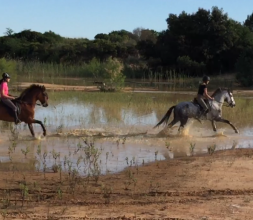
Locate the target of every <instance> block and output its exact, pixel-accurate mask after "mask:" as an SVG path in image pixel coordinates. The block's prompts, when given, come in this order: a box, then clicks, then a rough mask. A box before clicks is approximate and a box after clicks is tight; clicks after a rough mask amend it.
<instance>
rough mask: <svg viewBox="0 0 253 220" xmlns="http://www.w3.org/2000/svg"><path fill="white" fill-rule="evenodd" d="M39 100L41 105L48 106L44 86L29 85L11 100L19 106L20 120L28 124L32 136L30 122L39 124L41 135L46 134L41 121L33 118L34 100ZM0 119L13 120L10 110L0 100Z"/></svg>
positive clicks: (32, 131)
mask: <svg viewBox="0 0 253 220" xmlns="http://www.w3.org/2000/svg"><path fill="white" fill-rule="evenodd" d="M37 100H39V101H40V102H41V105H42V106H43V107H47V106H48V95H47V92H46V88H45V86H41V85H35V84H33V85H31V86H30V87H28V88H26V89H25V90H24V91H23V92H22V93H21V94H20V96H19V97H18V98H16V99H15V100H13V102H14V104H16V105H17V107H18V108H19V111H18V117H19V119H20V121H21V122H25V123H26V124H28V127H29V130H30V132H31V134H32V136H33V137H34V130H33V126H32V124H34V123H35V124H40V125H41V127H42V129H43V135H44V136H46V129H45V126H44V125H43V123H42V122H41V121H39V120H36V119H34V108H35V105H40V104H36V101H37ZM0 120H2V121H8V122H14V121H15V120H14V117H13V116H12V112H11V110H10V109H9V108H8V107H6V106H5V105H4V104H3V103H2V102H0Z"/></svg>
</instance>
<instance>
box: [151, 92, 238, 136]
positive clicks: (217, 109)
mask: <svg viewBox="0 0 253 220" xmlns="http://www.w3.org/2000/svg"><path fill="white" fill-rule="evenodd" d="M212 97H214V100H208V104H209V112H208V113H207V115H206V117H201V118H198V116H199V115H200V111H201V107H200V105H199V104H198V103H197V101H196V100H194V101H193V102H180V103H178V104H177V105H174V106H172V107H171V108H170V109H169V110H168V111H167V113H166V114H165V115H164V117H163V118H162V119H161V121H160V122H159V123H158V124H157V125H156V126H155V127H154V128H156V127H158V126H159V125H161V124H162V123H165V124H168V121H169V118H170V115H171V113H172V111H173V109H174V119H173V120H172V122H170V123H169V124H168V128H171V127H172V126H173V125H175V124H176V123H177V122H179V121H180V126H179V129H178V131H179V132H180V131H181V129H182V128H184V126H185V125H186V123H187V121H188V119H189V118H194V119H196V120H198V121H200V120H210V121H211V122H212V126H213V130H214V131H217V129H216V124H215V122H216V121H217V122H223V123H226V124H229V125H230V126H231V127H232V128H233V129H234V131H235V133H239V131H238V129H237V128H236V127H235V126H234V125H233V124H232V123H231V122H230V121H228V120H227V119H224V118H222V106H223V104H224V102H226V103H228V106H230V107H232V108H233V107H235V100H234V97H233V94H232V92H231V91H229V90H228V89H221V88H218V89H217V90H216V91H215V92H214V93H213V95H212Z"/></svg>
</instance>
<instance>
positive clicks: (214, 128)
mask: <svg viewBox="0 0 253 220" xmlns="http://www.w3.org/2000/svg"><path fill="white" fill-rule="evenodd" d="M211 122H212V126H213V131H217V127H216V124H215V121H214V120H212V121H211Z"/></svg>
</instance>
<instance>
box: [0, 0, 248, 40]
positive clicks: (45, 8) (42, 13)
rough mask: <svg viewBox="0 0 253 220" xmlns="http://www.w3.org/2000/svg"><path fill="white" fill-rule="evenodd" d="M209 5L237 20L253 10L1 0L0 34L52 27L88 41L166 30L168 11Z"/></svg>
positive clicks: (227, 3)
mask: <svg viewBox="0 0 253 220" xmlns="http://www.w3.org/2000/svg"><path fill="white" fill-rule="evenodd" d="M212 6H218V7H219V8H223V10H224V12H226V13H228V15H229V17H230V18H233V19H234V20H236V21H239V22H243V21H244V20H245V19H246V18H247V15H249V14H251V13H252V12H253V2H252V0H243V1H242V0H241V1H236V0H177V1H175V0H0V9H1V10H0V11H1V15H0V16H1V19H0V36H3V35H4V33H5V31H6V28H11V29H12V30H13V31H14V32H16V33H17V32H20V31H22V30H24V29H31V30H33V31H38V32H41V33H44V32H45V31H49V30H51V31H53V32H55V33H57V34H60V35H61V36H63V37H71V38H88V39H91V40H92V39H93V38H94V36H95V35H96V34H99V33H105V34H108V33H110V32H111V31H114V30H122V29H124V30H127V31H130V32H132V31H133V30H134V29H135V28H138V27H142V28H147V29H153V30H156V31H162V30H166V29H167V23H166V19H167V18H168V15H169V14H170V13H173V14H180V13H181V12H182V11H183V10H184V11H186V12H187V13H193V12H196V11H197V10H198V8H199V7H201V8H204V9H211V8H212Z"/></svg>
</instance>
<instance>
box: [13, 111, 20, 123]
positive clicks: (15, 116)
mask: <svg viewBox="0 0 253 220" xmlns="http://www.w3.org/2000/svg"><path fill="white" fill-rule="evenodd" d="M14 119H15V124H18V123H21V121H20V120H19V118H18V114H17V111H14Z"/></svg>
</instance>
